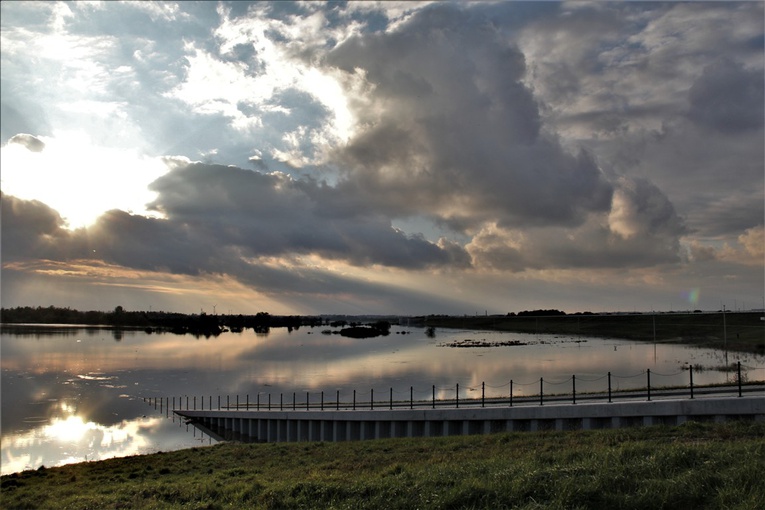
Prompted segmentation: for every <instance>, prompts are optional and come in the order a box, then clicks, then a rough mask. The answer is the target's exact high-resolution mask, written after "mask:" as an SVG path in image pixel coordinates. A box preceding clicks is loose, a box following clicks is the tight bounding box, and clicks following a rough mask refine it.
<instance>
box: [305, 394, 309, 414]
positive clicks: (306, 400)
mask: <svg viewBox="0 0 765 510" xmlns="http://www.w3.org/2000/svg"><path fill="white" fill-rule="evenodd" d="M308 402H309V397H308V392H307V391H306V392H305V410H306V411H308V410H310V408H309V405H308Z"/></svg>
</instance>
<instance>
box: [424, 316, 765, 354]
mask: <svg viewBox="0 0 765 510" xmlns="http://www.w3.org/2000/svg"><path fill="white" fill-rule="evenodd" d="M762 315H763V314H762V313H760V312H747V313H742V312H739V313H731V312H728V313H726V314H725V321H724V323H723V314H722V313H687V314H680V313H672V314H656V315H651V314H641V315H561V316H546V317H518V316H510V317H508V316H480V315H479V316H468V317H454V316H451V317H450V316H433V317H427V320H426V325H428V326H434V327H446V328H465V329H488V330H499V331H514V332H517V333H534V334H554V335H588V336H598V337H612V338H624V339H629V340H642V341H653V340H654V338H655V339H656V341H659V342H680V343H685V344H693V345H698V346H701V347H710V348H713V349H726V348H727V349H728V350H729V351H740V352H752V353H758V354H765V322H763V321H761V320H760V317H762ZM654 332H655V336H654Z"/></svg>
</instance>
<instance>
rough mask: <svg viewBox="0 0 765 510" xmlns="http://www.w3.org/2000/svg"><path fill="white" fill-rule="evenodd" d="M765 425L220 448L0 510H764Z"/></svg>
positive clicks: (81, 482)
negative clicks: (637, 509)
mask: <svg viewBox="0 0 765 510" xmlns="http://www.w3.org/2000/svg"><path fill="white" fill-rule="evenodd" d="M763 473H765V423H757V422H736V423H728V424H707V423H705V424H700V423H692V422H690V423H687V424H685V425H682V426H679V427H646V428H631V429H618V430H602V431H578V432H545V433H512V434H494V435H485V436H464V437H444V438H413V439H384V440H375V441H359V442H348V443H280V444H237V443H227V444H219V445H216V446H212V447H206V448H195V449H189V450H182V451H177V452H171V453H160V454H154V455H148V456H137V457H129V458H121V459H111V460H106V461H100V462H91V463H82V464H74V465H69V466H63V467H59V468H48V469H39V470H36V471H25V472H23V473H19V474H15V475H8V476H4V477H2V499H1V500H0V503H1V504H0V507H2V508H6V509H46V508H55V509H109V508H113V509H127V508H143V509H160V508H161V509H165V508H170V509H174V508H178V509H181V508H183V509H228V508H231V509H234V508H237V509H238V508H372V509H374V508H380V509H383V508H384V509H395V508H406V509H409V508H438V509H447V508H494V509H498V508H525V509H535V508H561V509H563V508H566V509H576V508H629V509H632V508H646V509H649V508H650V509H660V508H671V509H673V510H682V509H696V508H730V509H755V508H762V507H761V506H760V505H761V504H762V501H765V483H763V479H762V474H763Z"/></svg>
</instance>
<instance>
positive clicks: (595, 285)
mask: <svg viewBox="0 0 765 510" xmlns="http://www.w3.org/2000/svg"><path fill="white" fill-rule="evenodd" d="M764 7H765V4H763V3H762V2H724V3H712V2H683V3H681V2H649V3H642V2H605V1H596V2H583V1H577V2H563V3H558V2H437V3H414V2H379V3H378V2H331V3H321V2H276V3H266V2H255V3H248V2H220V3H216V2H161V3H150V2H71V3H70V2H2V3H1V4H0V20H1V21H0V23H1V27H0V56H1V61H0V63H1V72H0V102H1V107H2V110H1V112H0V142H1V143H2V146H1V147H0V158H1V159H0V170H1V171H0V177H1V179H2V182H1V186H0V189H1V190H2V217H1V218H2V229H1V232H2V280H1V281H0V284H1V287H0V290H1V292H2V306H3V307H13V306H49V305H54V306H68V307H71V308H76V309H80V310H111V309H114V308H115V307H116V306H123V307H124V308H125V309H127V310H165V311H179V312H185V313H200V312H204V313H218V314H220V313H242V314H250V313H257V312H260V311H266V312H269V313H272V314H350V315H357V314H398V315H421V314H468V315H473V314H486V313H488V314H497V313H499V314H504V313H508V312H518V311H522V310H533V309H540V308H544V309H559V310H563V311H566V312H568V313H574V312H582V311H593V312H604V311H670V310H695V309H702V310H719V309H721V308H722V307H723V306H725V307H726V308H727V309H752V308H763V307H764V306H765V305H764V303H765V291H764V290H763V287H764V285H765V255H764V252H765V246H764V245H765V236H764V233H763V232H764V229H763V224H764V217H765V205H764V203H765V184H764V177H765V165H764V162H765V147H764V142H763V140H764V139H765V136H764V133H763V124H764V122H763V121H764V111H765V108H764V105H763V100H764V97H765V92H764V86H763V76H764V73H765V47H764V46H765V29H764V23H765V22H764V20H765V13H764Z"/></svg>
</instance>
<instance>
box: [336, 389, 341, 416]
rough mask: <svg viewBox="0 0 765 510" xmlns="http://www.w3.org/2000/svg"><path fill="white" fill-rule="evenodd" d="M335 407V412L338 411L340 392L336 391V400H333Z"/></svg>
mask: <svg viewBox="0 0 765 510" xmlns="http://www.w3.org/2000/svg"><path fill="white" fill-rule="evenodd" d="M335 405H336V406H337V410H338V411H339V410H340V390H337V398H336V399H335Z"/></svg>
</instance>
